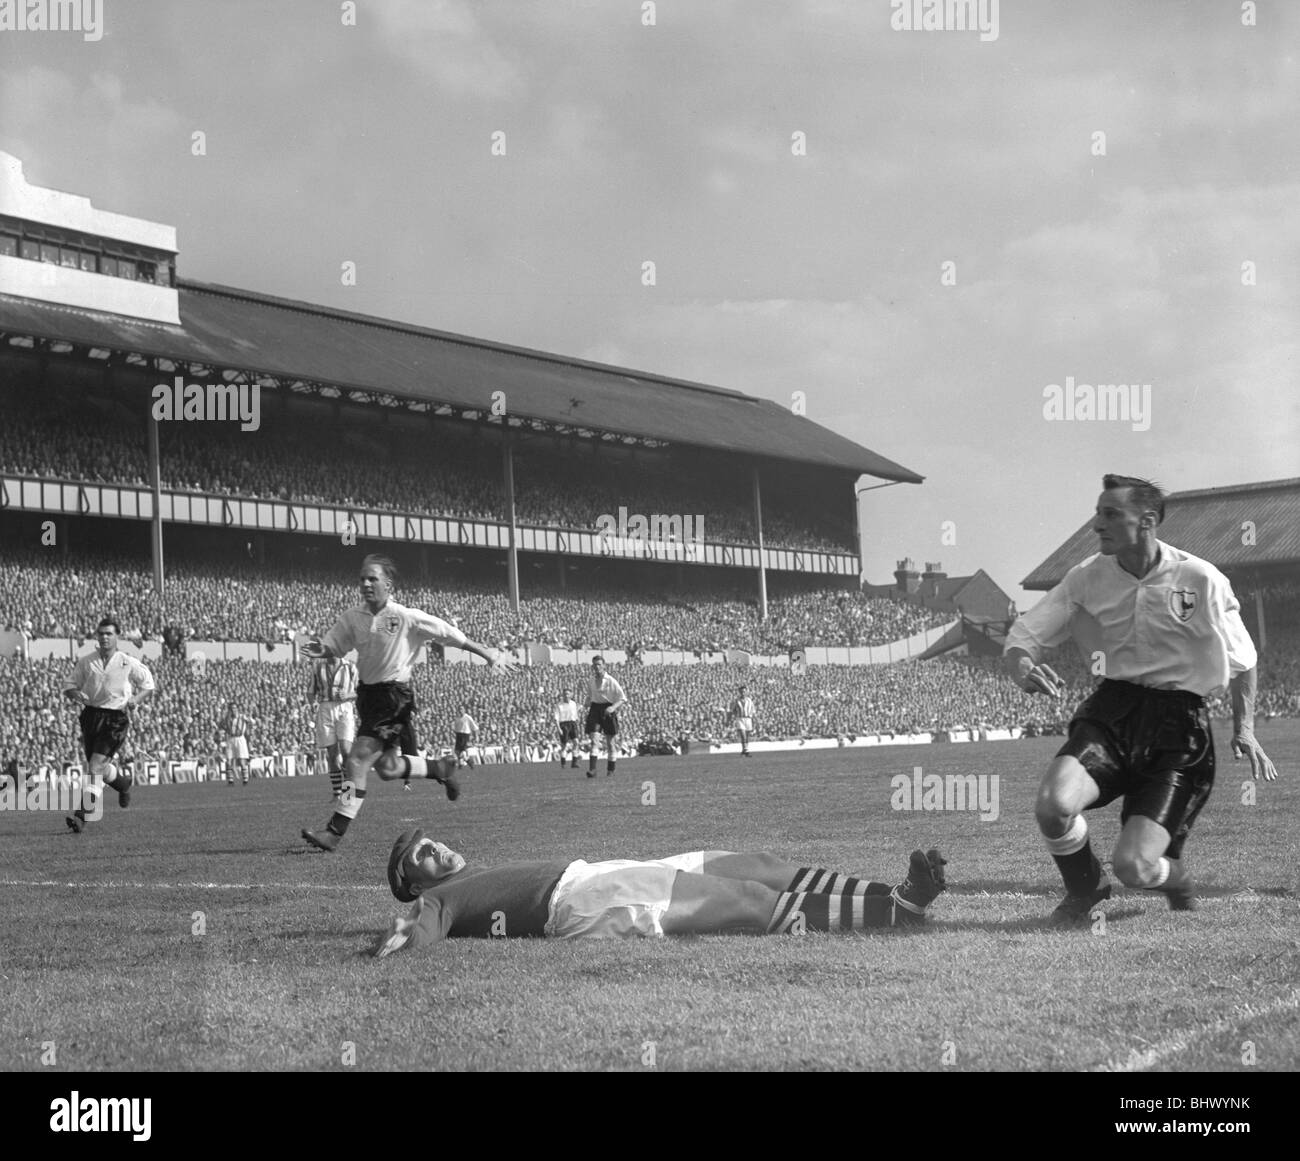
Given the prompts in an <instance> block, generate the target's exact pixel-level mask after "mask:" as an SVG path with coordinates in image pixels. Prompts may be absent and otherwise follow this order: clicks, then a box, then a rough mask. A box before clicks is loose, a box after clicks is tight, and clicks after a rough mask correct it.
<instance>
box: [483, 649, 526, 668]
mask: <svg viewBox="0 0 1300 1161" xmlns="http://www.w3.org/2000/svg"><path fill="white" fill-rule="evenodd" d="M488 664H489V665H491V667H492V668H493V669H495V670H497V671H498V672H500V673H513V672H514V671H515V670H516V669H518V668H519V662H518V661H516V660H515V657H514V654H512V653H507V652H505V651H504V650H502V649H493V650H492V656H491V658H490V660H489V661H488Z"/></svg>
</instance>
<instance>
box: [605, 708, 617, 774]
mask: <svg viewBox="0 0 1300 1161" xmlns="http://www.w3.org/2000/svg"><path fill="white" fill-rule="evenodd" d="M601 732H602V733H603V734H604V735H605V776H606V777H607V778H608V777H609V775H611V774H613V773H614V768H615V765H616V764H617V762H618V754H617V753H616V751H615V750H614V739H615V737H617V736H618V715H617V714H616V713H614V712H613V711H612V710H606V711H605V716H604V718H603V720H602V722H601Z"/></svg>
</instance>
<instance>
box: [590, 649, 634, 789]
mask: <svg viewBox="0 0 1300 1161" xmlns="http://www.w3.org/2000/svg"><path fill="white" fill-rule="evenodd" d="M625 705H627V695H626V694H624V693H623V687H622V686H621V685H619V683H618V682H617V681H615V680H614V678H613V676H612V675H611V674H608V673H606V672H605V659H604V658H603V657H601V656H600V655H599V654H597V655H596V656H595V657H593V658H592V659H591V676H590V677H589V678H588V679H587V721H586V728H587V742H588V744H589V745H590V746H591V763H590V765H589V766H588V767H587V777H588V778H595V777H596V757H597V755H596V734H597V732H600V733H602V734H604V735H605V775H606V777H608V776H609V775H610V774H613V773H614V766H615V764H616V763H617V762H618V757H617V755H616V754H615V751H614V738H615V736H616V735H617V734H618V711H619V710H621V709H622V708H623V707H624V706H625Z"/></svg>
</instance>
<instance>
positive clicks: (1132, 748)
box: [1057, 680, 1214, 859]
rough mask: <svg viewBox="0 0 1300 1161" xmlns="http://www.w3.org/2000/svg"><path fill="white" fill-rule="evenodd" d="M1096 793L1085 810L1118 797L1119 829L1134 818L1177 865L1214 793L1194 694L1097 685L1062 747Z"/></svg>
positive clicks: (1208, 744) (1208, 738)
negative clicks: (1155, 827)
mask: <svg viewBox="0 0 1300 1161" xmlns="http://www.w3.org/2000/svg"><path fill="white" fill-rule="evenodd" d="M1065 754H1068V755H1069V756H1070V757H1072V758H1077V759H1078V761H1079V762H1080V763H1082V765H1083V768H1084V769H1085V770H1087V771H1088V773H1089V774H1090V775H1091V776H1092V780H1093V781H1094V782H1096V783H1097V786H1098V787H1099V788H1100V790H1101V796H1100V797H1099V798H1098V799H1097V801H1096V802H1094V803H1093V804H1092V806H1090V807H1089V808H1088V809H1090V810H1091V809H1093V808H1095V807H1099V806H1106V805H1107V804H1108V803H1111V802H1114V801H1115V799H1117V798H1123V800H1124V805H1123V810H1122V812H1121V814H1120V820H1121V822H1127V821H1128V820H1129V819H1130V818H1131V817H1132V816H1133V815H1135V814H1136V815H1140V816H1141V817H1143V818H1149V819H1151V820H1152V821H1153V822H1156V823H1159V824H1160V825H1161V826H1163V827H1164V828H1165V830H1167V831H1168V832H1169V834H1170V842H1169V849H1168V850H1167V851H1166V854H1167V855H1168V856H1169V858H1171V859H1176V858H1178V856H1179V855H1180V854H1181V853H1182V849H1183V842H1184V841H1185V840H1186V838H1187V835H1188V833H1189V832H1190V831H1191V829H1192V823H1194V822H1195V821H1196V816H1197V815H1198V814H1200V812H1201V808H1202V807H1203V806H1204V805H1205V803H1206V802H1207V801H1208V800H1209V797H1210V791H1211V790H1213V789H1214V737H1213V736H1212V734H1211V733H1210V715H1209V711H1208V710H1207V709H1206V708H1205V700H1204V698H1202V697H1201V696H1200V695H1199V694H1194V693H1188V692H1186V691H1185V690H1180V689H1147V688H1146V687H1144V686H1140V685H1133V684H1132V683H1131V682H1127V681H1110V680H1107V681H1103V682H1102V683H1101V685H1099V686H1098V687H1097V689H1096V690H1094V691H1093V694H1092V696H1091V697H1089V698H1088V699H1087V700H1086V701H1085V702H1084V703H1083V704H1082V705H1081V706H1079V708H1078V709H1077V710H1076V711H1075V714H1074V718H1073V720H1072V721H1071V722H1070V735H1069V741H1067V742H1066V743H1065V745H1064V746H1062V747H1061V748H1060V750H1058V751H1057V755H1058V757H1059V756H1061V755H1065Z"/></svg>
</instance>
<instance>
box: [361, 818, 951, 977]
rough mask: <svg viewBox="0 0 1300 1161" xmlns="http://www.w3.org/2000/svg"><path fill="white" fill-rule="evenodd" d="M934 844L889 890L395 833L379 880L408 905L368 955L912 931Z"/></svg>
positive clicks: (750, 870)
mask: <svg viewBox="0 0 1300 1161" xmlns="http://www.w3.org/2000/svg"><path fill="white" fill-rule="evenodd" d="M946 863H947V860H945V859H944V858H943V857H942V856H941V855H940V854H939V852H938V851H937V850H933V849H931V850H930V851H929V852H928V853H927V854H922V853H921V852H920V851H913V852H912V856H911V859H910V860H909V863H908V868H907V876H906V877H905V878H904V880H903V881H902V882H901V883H899V884H897V885H896V886H892V887H891V886H890V885H889V884H888V883H876V882H872V881H871V880H869V879H859V878H855V877H853V876H851V875H846V874H841V873H839V872H837V871H826V870H821V869H818V868H814V867H796V866H794V865H793V864H790V863H787V862H785V861H784V860H783V859H781V858H779V857H778V856H776V855H768V854H733V853H732V852H731V851H693V852H691V853H689V854H684V855H673V856H672V857H671V858H667V859H659V860H655V861H651V862H633V861H631V860H628V859H617V860H614V861H611V862H604V863H587V862H584V861H583V860H582V859H577V860H569V859H551V860H547V861H540V862H519V863H506V864H504V865H503V866H500V867H483V868H478V867H476V868H472V869H467V868H466V866H465V859H464V858H463V857H462V856H461V855H459V854H457V853H456V852H455V851H453V850H451V849H450V848H448V847H446V846H444V845H443V844H442V843H438V842H434V841H433V840H432V839H430V838H426V837H425V835H424V832H423V831H421V830H417V831H411V832H408V833H406V834H403V835H400V836H399V837H398V839H397V842H396V843H394V844H393V850H392V853H391V855H390V856H389V859H388V885H389V887H390V888H391V889H392V892H393V894H394V895H395V896H397V898H398V899H400V900H401V901H402V902H403V903H409V902H412V901H414V904H415V905H414V906H413V907H412V908H411V910H410V912H409V913H408V914H406V915H404V916H400V917H399V918H397V919H395V920H394V921H393V924H392V927H391V928H390V930H389V932H388V934H387V936H385V938H384V940H383V942H382V943H380V945H379V947H378V948H376V950H375V954H376V955H378V956H385V955H389V954H391V953H392V952H394V951H398V950H400V949H402V948H420V947H425V946H427V945H428V944H430V943H435V942H437V941H438V940H440V939H446V938H452V939H455V938H458V937H461V936H480V937H500V936H510V937H519V936H546V937H548V938H551V939H576V938H580V937H582V938H592V939H600V938H606V939H609V938H618V937H624V938H626V937H631V936H664V935H711V934H717V935H723V934H731V933H745V934H751V935H785V934H797V935H802V934H804V933H805V932H807V931H866V930H869V929H871V928H878V927H915V926H917V925H919V924H921V923H924V922H925V911H926V908H927V907H928V906H929V905H930V904H931V903H932V902H933V901H934V900H935V898H936V897H937V896H938V895H939V893H940V892H941V891H943V890H945V889H946V884H945V882H944V873H943V868H944V866H945V865H946Z"/></svg>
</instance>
